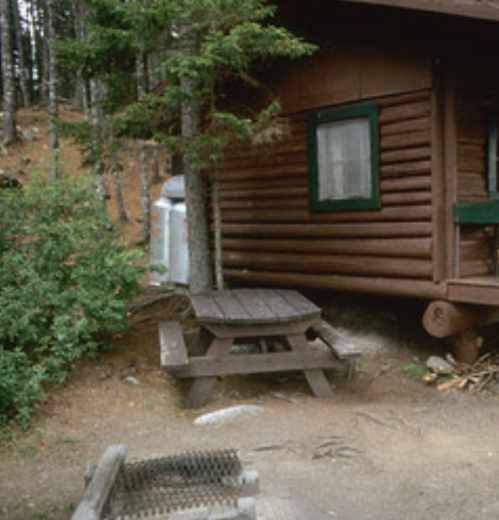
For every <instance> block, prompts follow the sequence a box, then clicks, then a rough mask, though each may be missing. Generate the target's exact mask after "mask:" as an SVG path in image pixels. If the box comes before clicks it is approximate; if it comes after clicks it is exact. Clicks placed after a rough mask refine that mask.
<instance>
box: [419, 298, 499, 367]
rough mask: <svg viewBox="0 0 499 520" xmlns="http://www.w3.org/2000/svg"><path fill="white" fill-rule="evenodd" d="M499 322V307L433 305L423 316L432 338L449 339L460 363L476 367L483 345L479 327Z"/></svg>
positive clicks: (432, 303)
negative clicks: (474, 364)
mask: <svg viewBox="0 0 499 520" xmlns="http://www.w3.org/2000/svg"><path fill="white" fill-rule="evenodd" d="M498 321H499V307H484V306H478V305H466V304H460V303H454V302H450V301H447V300H434V301H432V302H430V304H429V305H428V307H427V308H426V311H425V312H424V315H423V326H424V328H425V330H426V332H428V334H430V335H431V336H433V337H435V338H439V339H447V340H449V342H450V343H451V345H452V350H453V355H454V357H455V358H456V360H457V361H459V362H462V363H468V364H473V363H475V362H476V361H477V360H478V358H479V349H480V347H481V344H482V340H481V337H480V335H479V333H478V331H477V329H478V328H479V327H483V326H485V325H490V324H492V323H496V322H498Z"/></svg>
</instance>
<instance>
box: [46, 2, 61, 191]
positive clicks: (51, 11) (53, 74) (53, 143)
mask: <svg viewBox="0 0 499 520" xmlns="http://www.w3.org/2000/svg"><path fill="white" fill-rule="evenodd" d="M54 16H55V6H54V0H48V2H47V29H48V37H49V41H48V49H49V54H48V91H49V148H50V180H51V181H52V182H54V181H55V180H56V179H57V178H58V177H59V173H60V171H59V170H60V167H59V135H58V129H57V120H58V118H59V105H58V101H57V83H58V77H57V63H56V58H55V51H54V42H55V36H56V35H55V29H54Z"/></svg>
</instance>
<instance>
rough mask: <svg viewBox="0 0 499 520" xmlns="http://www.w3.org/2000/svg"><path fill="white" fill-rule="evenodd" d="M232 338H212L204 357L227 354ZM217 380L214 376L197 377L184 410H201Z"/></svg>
mask: <svg viewBox="0 0 499 520" xmlns="http://www.w3.org/2000/svg"><path fill="white" fill-rule="evenodd" d="M233 341H234V340H233V339H232V338H214V339H213V341H212V342H211V345H210V347H209V348H208V350H207V352H206V355H207V356H210V357H223V356H225V355H226V354H228V352H229V350H230V347H232V343H233ZM216 380H217V378H216V376H206V377H198V378H196V379H195V380H194V382H193V383H192V386H191V389H190V390H189V395H188V396H187V399H186V401H185V407H186V408H201V407H202V406H203V405H204V404H205V403H206V401H207V400H208V397H209V395H210V392H211V390H212V388H213V385H214V384H215V381H216Z"/></svg>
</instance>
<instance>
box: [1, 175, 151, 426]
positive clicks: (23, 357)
mask: <svg viewBox="0 0 499 520" xmlns="http://www.w3.org/2000/svg"><path fill="white" fill-rule="evenodd" d="M0 208H1V210H0V422H6V421H7V420H9V419H12V418H15V419H26V418H27V417H28V416H29V408H30V406H31V405H32V403H33V402H34V401H36V400H39V399H41V398H42V396H43V392H42V385H43V384H44V383H46V382H49V383H59V382H61V381H62V380H64V378H65V377H66V376H67V374H68V372H69V370H70V369H71V366H72V363H73V362H74V361H76V360H77V359H79V358H81V357H82V356H86V355H92V354H93V353H95V352H96V351H97V350H98V349H99V348H101V347H102V346H103V340H102V338H103V336H106V337H112V336H113V335H115V334H117V333H120V332H122V331H124V330H126V328H127V320H126V302H127V301H128V300H129V299H130V298H132V297H133V296H134V295H135V294H137V293H138V291H139V290H140V284H139V280H140V278H141V277H142V276H143V274H144V272H145V270H146V268H145V267H141V266H139V265H138V262H139V260H140V258H141V253H139V252H138V251H134V250H128V249H126V248H125V245H124V244H123V243H122V242H120V241H119V240H118V238H117V235H116V233H115V232H114V231H112V229H111V226H110V224H109V222H108V220H107V218H106V215H105V213H104V212H103V211H102V209H101V208H100V207H99V204H98V201H97V198H96V196H95V190H94V188H93V185H92V184H91V183H90V179H88V178H80V179H72V178H66V177H64V178H62V179H61V180H59V181H58V182H57V183H55V184H54V185H50V184H49V183H48V182H47V181H44V180H43V179H41V178H37V179H35V180H34V181H33V182H32V183H31V184H30V185H29V186H28V187H27V188H26V189H25V190H3V192H1V193H0Z"/></svg>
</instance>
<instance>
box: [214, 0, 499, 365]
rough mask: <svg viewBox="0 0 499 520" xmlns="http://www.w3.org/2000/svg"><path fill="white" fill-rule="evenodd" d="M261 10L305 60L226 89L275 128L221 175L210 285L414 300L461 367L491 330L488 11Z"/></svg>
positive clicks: (498, 105) (358, 5)
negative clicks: (273, 109)
mask: <svg viewBox="0 0 499 520" xmlns="http://www.w3.org/2000/svg"><path fill="white" fill-rule="evenodd" d="M277 4H278V6H279V11H278V21H279V23H281V24H283V25H284V26H286V27H288V28H289V29H291V30H292V31H293V32H294V33H295V34H298V35H299V36H302V37H303V38H304V39H305V40H307V41H310V42H313V43H316V44H317V45H318V46H319V50H318V52H316V53H315V54H314V55H312V56H309V57H307V58H303V59H300V60H298V61H287V62H285V63H272V64H271V66H268V67H261V68H260V70H259V71H258V74H259V79H260V80H261V81H262V82H263V83H264V84H265V87H266V89H265V93H264V94H262V92H261V91H259V92H258V93H254V94H253V93H251V92H247V91H242V90H241V93H242V92H244V95H243V94H240V96H239V97H240V98H241V101H244V102H245V103H247V104H250V105H251V106H252V107H254V108H258V107H263V106H265V104H266V103H267V102H268V101H269V99H270V98H271V96H276V97H277V98H279V99H280V101H281V104H282V111H283V112H282V118H281V121H283V124H282V128H283V129H282V132H281V133H282V135H281V138H280V139H279V140H277V141H275V142H273V143H270V142H265V143H263V144H259V145H256V144H255V145H251V146H248V145H244V146H243V145H241V146H234V147H231V149H230V151H229V152H228V153H227V154H226V156H225V158H224V160H223V163H222V165H221V168H220V174H219V175H220V178H219V200H220V209H221V228H220V229H221V243H222V259H223V274H224V278H225V280H226V281H227V282H228V283H230V284H234V285H251V284H258V285H270V286H280V287H286V286H287V287H289V286H292V287H294V288H302V289H322V290H324V289H326V290H334V291H347V292H357V293H371V294H380V295H392V296H396V297H414V298H420V299H425V300H427V301H428V307H427V310H426V312H425V313H424V316H423V324H424V326H425V328H426V330H427V331H428V332H429V333H430V334H432V335H434V336H436V337H442V338H443V337H449V338H452V339H453V340H454V344H455V349H456V355H457V356H458V357H459V358H460V359H461V360H464V361H469V362H472V361H473V360H475V359H476V358H477V355H478V348H477V344H478V340H477V335H476V333H475V328H476V327H479V326H481V325H484V324H486V323H489V322H491V321H497V320H498V319H499V313H498V312H497V309H499V278H498V272H499V269H498V258H497V249H498V244H499V241H498V233H497V226H498V225H499V181H498V153H499V73H498V72H497V70H496V65H495V64H496V60H497V52H498V51H499V2H497V1H489V0H411V1H410V2H409V1H407V0H341V1H339V0H282V1H280V2H277ZM236 97H237V95H236Z"/></svg>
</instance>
